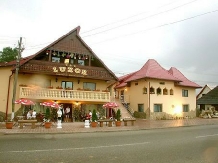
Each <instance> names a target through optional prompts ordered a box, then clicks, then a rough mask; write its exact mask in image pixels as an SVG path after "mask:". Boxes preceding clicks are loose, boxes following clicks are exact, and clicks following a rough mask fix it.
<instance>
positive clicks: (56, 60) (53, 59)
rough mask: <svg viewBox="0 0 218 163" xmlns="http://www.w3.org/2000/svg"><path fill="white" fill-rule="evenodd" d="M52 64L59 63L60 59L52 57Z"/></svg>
mask: <svg viewBox="0 0 218 163" xmlns="http://www.w3.org/2000/svg"><path fill="white" fill-rule="evenodd" d="M52 62H58V63H60V58H59V57H52Z"/></svg>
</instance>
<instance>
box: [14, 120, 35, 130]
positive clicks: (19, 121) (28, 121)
mask: <svg viewBox="0 0 218 163" xmlns="http://www.w3.org/2000/svg"><path fill="white" fill-rule="evenodd" d="M18 123H19V125H20V129H22V128H23V124H24V123H32V126H31V128H32V129H34V128H36V123H37V120H36V119H31V120H30V119H27V120H18Z"/></svg>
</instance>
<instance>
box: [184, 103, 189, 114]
mask: <svg viewBox="0 0 218 163" xmlns="http://www.w3.org/2000/svg"><path fill="white" fill-rule="evenodd" d="M182 110H183V112H189V105H187V104H185V105H182Z"/></svg>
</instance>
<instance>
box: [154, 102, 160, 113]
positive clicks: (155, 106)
mask: <svg viewBox="0 0 218 163" xmlns="http://www.w3.org/2000/svg"><path fill="white" fill-rule="evenodd" d="M154 112H162V104H154Z"/></svg>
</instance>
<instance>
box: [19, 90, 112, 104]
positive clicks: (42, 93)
mask: <svg viewBox="0 0 218 163" xmlns="http://www.w3.org/2000/svg"><path fill="white" fill-rule="evenodd" d="M19 98H30V99H43V100H68V101H69V100H73V101H93V102H109V101H110V92H100V91H82V90H65V89H49V88H38V89H33V88H31V87H20V94H19Z"/></svg>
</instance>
